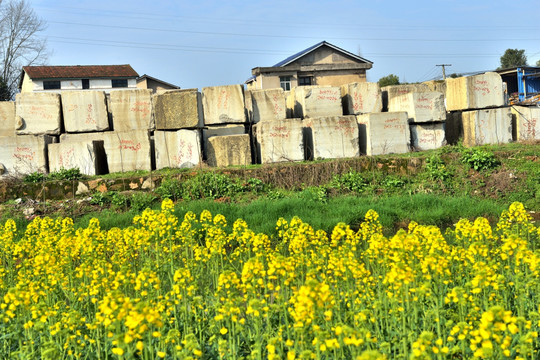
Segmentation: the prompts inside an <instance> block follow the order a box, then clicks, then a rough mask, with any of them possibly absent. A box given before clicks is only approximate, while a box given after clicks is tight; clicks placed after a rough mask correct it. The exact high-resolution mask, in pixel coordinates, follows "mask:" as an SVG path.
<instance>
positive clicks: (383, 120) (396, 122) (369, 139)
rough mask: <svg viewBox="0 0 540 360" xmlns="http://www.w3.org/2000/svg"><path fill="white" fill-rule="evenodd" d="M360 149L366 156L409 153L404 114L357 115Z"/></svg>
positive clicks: (407, 124) (407, 130)
mask: <svg viewBox="0 0 540 360" xmlns="http://www.w3.org/2000/svg"><path fill="white" fill-rule="evenodd" d="M357 121H358V125H359V133H360V149H361V151H362V152H363V153H365V154H366V155H384V154H393V153H394V154H403V153H407V152H409V144H410V140H409V139H410V133H409V123H408V119H407V113H406V112H383V113H371V114H364V115H358V116H357Z"/></svg>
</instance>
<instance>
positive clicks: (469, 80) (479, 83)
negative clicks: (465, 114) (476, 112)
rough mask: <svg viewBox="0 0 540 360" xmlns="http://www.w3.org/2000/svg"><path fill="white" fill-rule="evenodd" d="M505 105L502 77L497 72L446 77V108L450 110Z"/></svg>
mask: <svg viewBox="0 0 540 360" xmlns="http://www.w3.org/2000/svg"><path fill="white" fill-rule="evenodd" d="M503 105H504V89H503V83H502V78H501V76H500V75H499V74H497V73H495V72H487V73H485V74H481V75H475V76H468V77H458V78H455V79H452V78H447V79H446V108H447V110H448V111H454V110H467V109H482V108H488V107H499V106H503Z"/></svg>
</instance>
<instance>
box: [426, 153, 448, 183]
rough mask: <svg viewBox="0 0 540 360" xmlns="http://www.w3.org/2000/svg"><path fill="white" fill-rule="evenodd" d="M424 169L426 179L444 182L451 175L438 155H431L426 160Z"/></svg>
mask: <svg viewBox="0 0 540 360" xmlns="http://www.w3.org/2000/svg"><path fill="white" fill-rule="evenodd" d="M425 169H426V175H427V177H428V178H429V179H431V180H440V181H444V180H446V179H448V178H449V177H450V175H451V172H450V171H449V170H448V168H447V167H446V164H445V162H444V160H443V159H442V158H441V156H440V155H439V154H435V155H432V156H430V157H428V158H427V159H426V167H425Z"/></svg>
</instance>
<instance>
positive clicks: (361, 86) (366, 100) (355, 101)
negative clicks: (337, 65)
mask: <svg viewBox="0 0 540 360" xmlns="http://www.w3.org/2000/svg"><path fill="white" fill-rule="evenodd" d="M341 97H342V99H343V113H344V114H346V115H360V114H366V113H372V112H381V111H382V94H381V89H380V88H379V84H377V83H373V82H362V83H352V84H346V85H342V86H341Z"/></svg>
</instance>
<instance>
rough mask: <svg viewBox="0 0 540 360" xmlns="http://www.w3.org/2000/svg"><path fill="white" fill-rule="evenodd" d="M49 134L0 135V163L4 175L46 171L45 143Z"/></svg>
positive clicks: (46, 143)
mask: <svg viewBox="0 0 540 360" xmlns="http://www.w3.org/2000/svg"><path fill="white" fill-rule="evenodd" d="M50 143H52V138H51V137H50V136H32V135H21V136H9V137H7V136H6V137H0V164H1V165H2V166H3V167H4V168H5V172H4V174H3V175H4V176H15V177H18V176H21V175H26V174H30V173H33V172H42V173H46V172H47V156H46V153H47V145H48V144H50Z"/></svg>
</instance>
